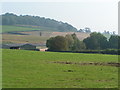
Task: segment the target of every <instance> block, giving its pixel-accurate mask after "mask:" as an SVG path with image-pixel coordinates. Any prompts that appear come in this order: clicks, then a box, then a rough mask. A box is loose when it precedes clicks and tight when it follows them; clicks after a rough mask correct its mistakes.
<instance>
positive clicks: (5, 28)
mask: <svg viewBox="0 0 120 90" xmlns="http://www.w3.org/2000/svg"><path fill="white" fill-rule="evenodd" d="M0 28H2V32H1V33H8V32H14V31H15V32H16V31H17V32H18V31H19V32H20V31H49V32H53V31H56V29H53V28H49V27H42V26H31V25H0Z"/></svg>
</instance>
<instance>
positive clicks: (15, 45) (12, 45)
mask: <svg viewBox="0 0 120 90" xmlns="http://www.w3.org/2000/svg"><path fill="white" fill-rule="evenodd" d="M3 45H6V46H9V47H20V46H23V45H32V46H45V45H46V44H31V43H16V44H3Z"/></svg>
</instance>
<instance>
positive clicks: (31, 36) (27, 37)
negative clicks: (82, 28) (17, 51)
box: [2, 31, 89, 44]
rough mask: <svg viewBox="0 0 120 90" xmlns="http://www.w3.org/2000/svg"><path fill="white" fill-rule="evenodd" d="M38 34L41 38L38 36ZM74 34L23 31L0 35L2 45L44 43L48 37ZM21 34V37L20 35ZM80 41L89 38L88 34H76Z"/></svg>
mask: <svg viewBox="0 0 120 90" xmlns="http://www.w3.org/2000/svg"><path fill="white" fill-rule="evenodd" d="M40 32H41V33H42V36H40ZM73 33H74V32H43V31H24V32H19V33H17V34H14V33H13V34H10V33H4V34H2V41H3V43H7V42H12V43H44V44H45V43H46V40H47V39H49V38H50V37H55V36H58V35H59V36H65V35H66V34H73ZM22 34H23V35H22ZM76 35H77V37H78V38H79V39H80V40H83V39H84V38H86V37H88V36H89V33H80V32H76Z"/></svg>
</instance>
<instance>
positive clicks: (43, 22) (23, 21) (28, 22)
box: [0, 13, 77, 32]
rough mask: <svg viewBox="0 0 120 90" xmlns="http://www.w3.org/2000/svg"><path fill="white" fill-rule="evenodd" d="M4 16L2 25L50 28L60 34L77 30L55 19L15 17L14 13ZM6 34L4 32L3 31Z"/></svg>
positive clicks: (26, 16)
mask: <svg viewBox="0 0 120 90" xmlns="http://www.w3.org/2000/svg"><path fill="white" fill-rule="evenodd" d="M0 16H2V25H15V26H24V27H28V26H37V27H46V28H50V29H51V30H53V31H59V32H69V31H72V32H76V31H77V29H76V28H75V27H73V26H72V25H70V24H68V23H63V22H61V21H56V20H54V19H50V18H45V17H39V16H30V15H20V16H18V15H15V14H13V13H5V14H2V15H0ZM3 32H4V31H3Z"/></svg>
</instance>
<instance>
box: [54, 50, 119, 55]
mask: <svg viewBox="0 0 120 90" xmlns="http://www.w3.org/2000/svg"><path fill="white" fill-rule="evenodd" d="M53 52H72V53H99V54H112V55H120V49H119V50H118V49H106V50H80V51H53Z"/></svg>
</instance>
